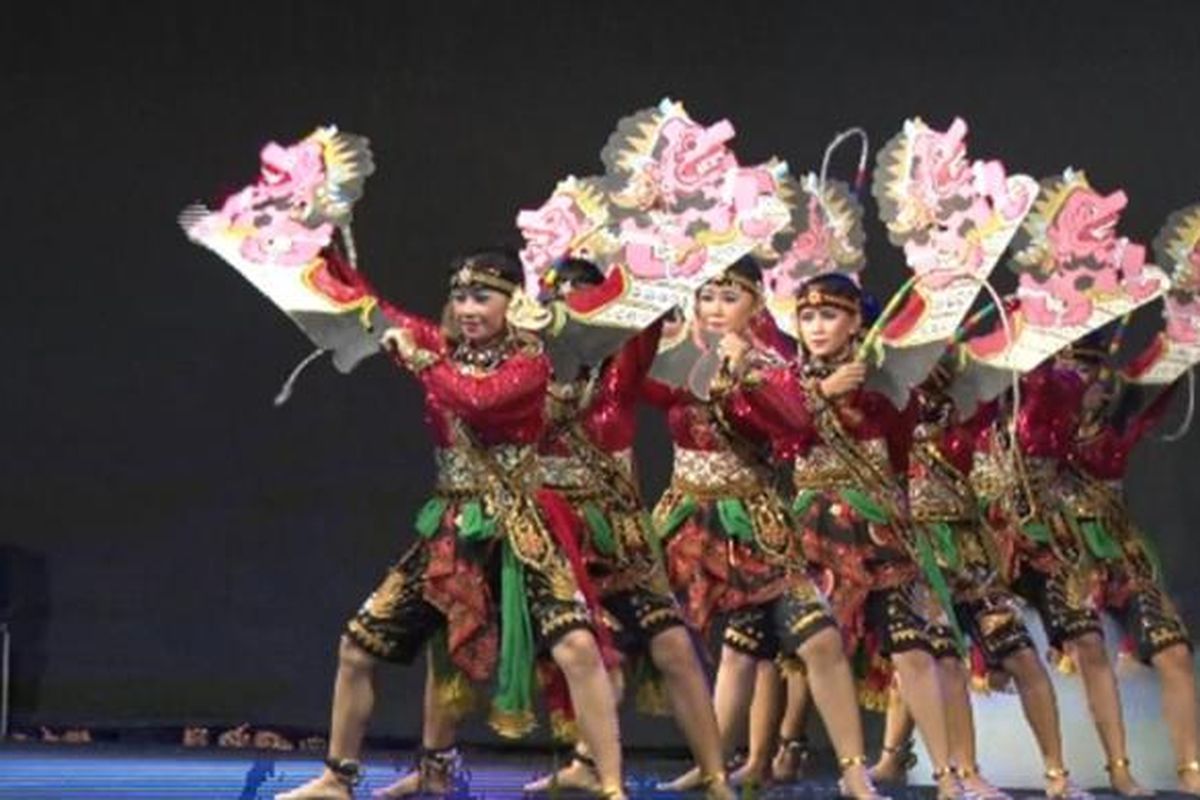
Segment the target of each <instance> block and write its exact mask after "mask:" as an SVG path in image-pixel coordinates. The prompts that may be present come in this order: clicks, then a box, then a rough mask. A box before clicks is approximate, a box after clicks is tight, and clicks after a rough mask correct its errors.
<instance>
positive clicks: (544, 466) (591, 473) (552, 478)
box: [538, 448, 633, 493]
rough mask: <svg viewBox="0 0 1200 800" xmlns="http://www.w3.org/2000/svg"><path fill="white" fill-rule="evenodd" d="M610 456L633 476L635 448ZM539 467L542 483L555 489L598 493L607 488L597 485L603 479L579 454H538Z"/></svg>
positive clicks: (628, 474)
mask: <svg viewBox="0 0 1200 800" xmlns="http://www.w3.org/2000/svg"><path fill="white" fill-rule="evenodd" d="M609 456H610V457H611V458H613V459H614V460H616V461H617V462H619V463H620V465H621V467H622V468H623V469H624V470H625V475H626V476H629V477H632V475H633V450H631V449H628V448H627V449H625V450H620V451H618V452H616V453H610V454H609ZM538 468H539V469H540V471H541V480H542V483H543V484H544V485H545V486H548V487H551V488H554V489H567V490H572V491H585V490H593V489H594V490H596V492H597V493H599V492H602V491H604V490H605V489H606V487H604V486H599V485H597V482H598V481H601V480H603V479H602V478H601V477H600V476H598V475H597V474H596V472H595V470H593V469H591V468H590V467H589V466H588V465H587V463H585V462H584V460H583V459H581V458H579V457H578V456H548V455H541V456H538Z"/></svg>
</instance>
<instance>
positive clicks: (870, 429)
mask: <svg viewBox="0 0 1200 800" xmlns="http://www.w3.org/2000/svg"><path fill="white" fill-rule="evenodd" d="M811 403H812V399H811V398H809V390H808V389H807V388H806V387H805V385H804V383H803V381H802V380H801V379H800V376H799V375H798V374H797V373H796V370H795V369H794V368H793V367H792V366H783V367H776V368H772V369H763V370H758V371H757V372H756V374H755V375H753V376H752V378H751V379H750V380H749V381H748V382H744V383H743V385H742V386H741V387H739V388H738V389H736V390H734V391H733V392H730V393H729V395H728V396H727V397H726V398H725V404H726V408H727V411H728V414H729V417H730V419H731V422H732V424H733V425H734V426H735V427H736V428H738V429H739V430H743V431H747V432H750V433H753V434H754V435H756V437H760V438H763V439H766V440H768V441H770V442H771V445H772V451H773V453H774V455H775V457H776V458H777V459H779V460H780V461H790V460H793V459H798V460H800V461H803V459H804V458H805V457H806V456H808V455H809V454H810V453H811V452H812V450H813V448H814V447H816V446H818V445H820V444H821V443H822V442H821V434H820V432H819V430H818V426H817V422H816V420H815V419H814V417H813V414H812V413H811V411H810V405H811ZM829 408H830V409H832V410H833V411H834V413H836V414H837V420H838V422H840V423H841V426H842V429H843V430H844V431H845V432H846V434H847V435H848V436H849V437H850V438H852V439H854V440H856V441H858V442H860V443H861V442H870V441H882V442H883V443H884V445H885V447H886V449H887V457H888V462H889V464H890V466H891V468H892V471H893V472H894V474H896V475H905V474H906V473H907V471H908V454H909V448H910V447H911V446H912V430H913V425H914V423H915V414H916V406H915V404H914V403H910V404H909V406H908V408H906V409H905V410H904V411H899V410H897V409H896V407H895V406H893V405H892V403H891V401H890V400H888V399H887V398H886V397H885V396H883V395H881V394H879V393H877V392H871V391H866V390H863V389H858V390H856V391H854V392H850V393H849V394H846V395H843V396H842V397H839V398H836V399H835V400H834V401H832V402H831V403H830V404H829Z"/></svg>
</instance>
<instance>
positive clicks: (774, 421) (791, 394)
mask: <svg viewBox="0 0 1200 800" xmlns="http://www.w3.org/2000/svg"><path fill="white" fill-rule="evenodd" d="M721 403H722V405H723V406H724V408H725V412H726V414H728V415H729V419H730V421H731V422H732V423H733V424H734V425H735V426H737V427H738V428H740V429H742V430H744V431H746V432H748V433H750V434H752V435H754V436H755V437H756V438H763V439H768V440H774V441H777V442H778V441H780V440H787V439H794V438H796V437H797V436H805V435H808V434H810V433H811V432H812V430H813V418H812V414H811V413H810V412H809V408H808V401H807V399H806V394H805V391H804V387H803V386H802V385H801V384H800V378H799V377H798V376H797V375H796V373H795V371H794V370H793V369H792V368H791V367H790V366H786V365H784V366H773V367H757V368H751V369H750V371H749V372H748V373H747V374H746V376H745V377H744V378H743V379H742V380H741V381H739V382H738V384H737V385H735V386H734V387H733V388H732V389H731V390H729V391H728V392H726V393H725V394H724V396H723V397H722V398H721Z"/></svg>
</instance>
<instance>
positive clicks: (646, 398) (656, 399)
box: [639, 378, 683, 411]
mask: <svg viewBox="0 0 1200 800" xmlns="http://www.w3.org/2000/svg"><path fill="white" fill-rule="evenodd" d="M682 391H683V390H682V389H677V388H675V387H673V386H669V385H668V384H666V383H663V382H662V381H660V380H656V379H654V378H646V379H645V380H644V381H642V385H641V392H640V394H639V397H640V399H641V400H642V402H644V403H645V404H646V405H649V406H653V407H655V408H657V409H658V410H659V411H669V410H670V409H671V408H672V407H673V406H674V405H675V404H676V403H677V402H678V401H679V397H680V393H681V392H682Z"/></svg>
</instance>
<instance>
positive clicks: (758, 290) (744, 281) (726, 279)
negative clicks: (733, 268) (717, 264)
mask: <svg viewBox="0 0 1200 800" xmlns="http://www.w3.org/2000/svg"><path fill="white" fill-rule="evenodd" d="M711 282H712V284H713V285H714V286H731V285H732V286H739V287H741V288H743V289H745V290H746V291H747V292H749V293H750V294H752V295H754V296H755V297H758V296H759V295H760V294H762V286H760V285H759V283H758V281H754V280H751V279H750V278H747V277H746V276H745V275H739V274H738V273H736V272H730V271H726V272H725V273H723V274H722V275H721V277H719V278H713V279H712V281H711Z"/></svg>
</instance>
